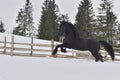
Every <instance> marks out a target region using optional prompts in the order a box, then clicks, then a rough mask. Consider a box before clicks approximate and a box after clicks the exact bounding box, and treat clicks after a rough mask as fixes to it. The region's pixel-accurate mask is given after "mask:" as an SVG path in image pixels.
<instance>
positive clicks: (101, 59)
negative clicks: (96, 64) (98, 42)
mask: <svg viewBox="0 0 120 80" xmlns="http://www.w3.org/2000/svg"><path fill="white" fill-rule="evenodd" d="M98 55H99V58H100V61H101V62H103V56H102V55H101V54H100V53H98Z"/></svg>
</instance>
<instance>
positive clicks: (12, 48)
mask: <svg viewBox="0 0 120 80" xmlns="http://www.w3.org/2000/svg"><path fill="white" fill-rule="evenodd" d="M13 50H14V36H12V38H11V56H13Z"/></svg>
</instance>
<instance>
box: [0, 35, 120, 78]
mask: <svg viewBox="0 0 120 80" xmlns="http://www.w3.org/2000/svg"><path fill="white" fill-rule="evenodd" d="M3 35H4V36H5V35H6V36H7V35H8V34H1V33H0V38H1V39H0V40H4V39H2V38H3V37H4V36H3ZM7 37H8V36H7ZM18 38H19V39H18ZM18 38H17V37H16V38H15V39H16V41H20V42H22V41H23V42H28V41H29V38H25V39H28V41H27V40H25V39H24V38H23V37H20V36H18ZM7 39H8V40H11V39H10V37H9V38H7ZM36 41H39V40H37V39H36ZM40 41H41V40H40ZM42 41H43V42H44V40H42ZM45 43H49V41H48V42H46V41H45ZM119 79H120V62H112V61H107V62H104V63H102V62H95V61H94V60H92V59H87V58H86V59H73V58H69V59H65V58H53V57H44V58H40V57H16V56H6V55H0V80H119Z"/></svg>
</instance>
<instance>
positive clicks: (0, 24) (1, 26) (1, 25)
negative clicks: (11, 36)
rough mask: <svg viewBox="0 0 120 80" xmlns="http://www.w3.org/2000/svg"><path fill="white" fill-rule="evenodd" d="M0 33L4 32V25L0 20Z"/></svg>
mask: <svg viewBox="0 0 120 80" xmlns="http://www.w3.org/2000/svg"><path fill="white" fill-rule="evenodd" d="M0 32H2V33H3V32H5V29H4V23H3V22H2V21H1V20H0Z"/></svg>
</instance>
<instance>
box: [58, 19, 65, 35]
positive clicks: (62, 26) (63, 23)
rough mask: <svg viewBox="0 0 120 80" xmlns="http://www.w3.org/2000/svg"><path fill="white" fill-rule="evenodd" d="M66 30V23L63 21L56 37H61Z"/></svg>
mask: <svg viewBox="0 0 120 80" xmlns="http://www.w3.org/2000/svg"><path fill="white" fill-rule="evenodd" d="M65 30H66V22H65V21H63V22H61V24H60V26H59V32H58V35H59V36H61V35H62V34H63V33H64V32H65Z"/></svg>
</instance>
